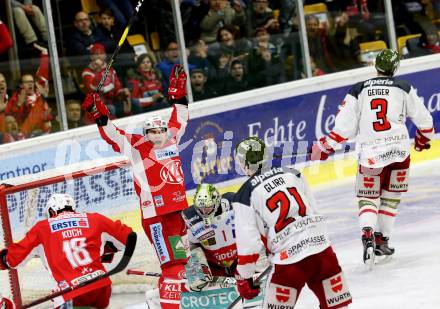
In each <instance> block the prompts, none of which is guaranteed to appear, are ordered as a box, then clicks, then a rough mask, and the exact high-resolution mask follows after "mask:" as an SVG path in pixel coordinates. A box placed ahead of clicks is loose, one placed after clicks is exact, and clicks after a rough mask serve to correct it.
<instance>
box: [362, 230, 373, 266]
mask: <svg viewBox="0 0 440 309" xmlns="http://www.w3.org/2000/svg"><path fill="white" fill-rule="evenodd" d="M362 244H363V246H364V256H363V258H364V263H365V265H367V266H368V268H369V269H370V270H371V269H372V268H373V265H374V258H375V254H374V248H375V244H374V235H373V229H372V228H371V227H364V228H363V229H362Z"/></svg>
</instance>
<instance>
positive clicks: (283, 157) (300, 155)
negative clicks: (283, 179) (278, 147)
mask: <svg viewBox="0 0 440 309" xmlns="http://www.w3.org/2000/svg"><path fill="white" fill-rule="evenodd" d="M350 148H351V147H350V145H349V144H346V145H345V146H344V148H343V149H340V150H338V151H335V152H334V153H333V155H338V154H341V153H346V152H349V151H350ZM311 154H312V148H309V149H307V152H300V153H292V154H286V155H284V154H274V155H273V158H274V159H288V158H296V157H302V156H310V155H311ZM306 159H307V160H310V158H306Z"/></svg>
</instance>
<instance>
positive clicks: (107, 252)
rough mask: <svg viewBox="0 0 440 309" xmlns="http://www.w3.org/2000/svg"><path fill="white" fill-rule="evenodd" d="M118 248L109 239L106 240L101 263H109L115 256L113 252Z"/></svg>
mask: <svg viewBox="0 0 440 309" xmlns="http://www.w3.org/2000/svg"><path fill="white" fill-rule="evenodd" d="M118 251H119V250H118V249H117V248H116V247H115V245H114V244H113V243H112V242H111V241H106V243H105V245H104V253H103V254H102V256H101V263H111V262H112V261H113V258H114V256H115V253H116V252H118Z"/></svg>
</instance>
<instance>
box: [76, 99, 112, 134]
mask: <svg viewBox="0 0 440 309" xmlns="http://www.w3.org/2000/svg"><path fill="white" fill-rule="evenodd" d="M82 108H83V109H84V110H86V111H88V112H89V113H90V114H91V115H92V117H93V120H95V122H96V124H97V125H98V126H102V125H106V124H107V120H108V116H109V114H110V113H109V111H108V109H107V106H105V104H104V102H102V100H101V97H100V96H99V94H98V93H96V92H90V93H88V94H87V95H86V98H85V99H84V102H83V104H82Z"/></svg>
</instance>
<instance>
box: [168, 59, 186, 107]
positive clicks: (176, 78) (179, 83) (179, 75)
mask: <svg viewBox="0 0 440 309" xmlns="http://www.w3.org/2000/svg"><path fill="white" fill-rule="evenodd" d="M186 78H187V77H186V73H185V69H184V68H183V66H182V65H180V64H175V65H174V67H173V69H172V70H171V74H170V85H169V87H168V99H169V100H180V99H182V98H183V97H185V96H186Z"/></svg>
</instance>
